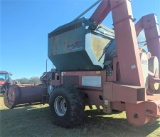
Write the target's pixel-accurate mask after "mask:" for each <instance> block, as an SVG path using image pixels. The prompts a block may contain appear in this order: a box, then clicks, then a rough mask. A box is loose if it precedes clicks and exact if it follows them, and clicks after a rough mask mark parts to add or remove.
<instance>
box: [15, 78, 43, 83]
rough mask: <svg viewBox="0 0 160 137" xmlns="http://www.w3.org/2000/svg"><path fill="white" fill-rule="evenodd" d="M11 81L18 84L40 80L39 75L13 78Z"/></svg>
mask: <svg viewBox="0 0 160 137" xmlns="http://www.w3.org/2000/svg"><path fill="white" fill-rule="evenodd" d="M13 82H16V83H19V84H36V85H37V84H41V81H40V79H39V77H31V78H20V79H15V80H13Z"/></svg>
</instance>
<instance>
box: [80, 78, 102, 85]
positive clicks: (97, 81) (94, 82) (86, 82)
mask: <svg viewBox="0 0 160 137" xmlns="http://www.w3.org/2000/svg"><path fill="white" fill-rule="evenodd" d="M82 86H89V87H101V76H82Z"/></svg>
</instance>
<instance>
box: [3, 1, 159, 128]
mask: <svg viewBox="0 0 160 137" xmlns="http://www.w3.org/2000/svg"><path fill="white" fill-rule="evenodd" d="M109 12H112V18H113V25H114V33H115V41H116V55H115V56H114V57H113V58H112V65H111V66H110V67H107V68H104V69H101V70H97V71H95V70H92V71H90V70H89V71H86V70H84V71H83V70H81V71H78V70H77V71H61V70H51V71H50V72H46V73H44V74H43V76H42V77H41V81H42V83H43V84H44V85H45V86H46V87H48V96H49V104H50V107H51V113H53V117H55V118H54V122H55V123H56V124H57V125H59V124H60V123H58V122H59V121H61V122H62V121H63V122H64V123H65V121H67V122H66V123H65V124H61V125H62V126H70V124H68V123H74V122H73V121H72V120H73V119H75V121H76V116H77V115H78V114H79V115H80V112H79V110H77V109H76V107H74V104H75V102H76V101H77V102H80V99H79V98H78V97H77V96H78V95H77V94H75V95H74V96H75V97H77V98H78V99H77V100H76V101H75V100H74V99H72V98H71V97H69V96H67V94H65V93H63V92H64V91H65V88H64V86H62V85H67V86H68V85H69V86H73V87H74V88H76V90H78V91H80V92H81V93H82V94H83V99H84V102H85V104H84V105H88V106H90V108H92V105H95V106H97V108H98V109H99V108H100V106H102V107H103V111H104V112H106V113H112V110H119V111H126V116H127V120H128V121H129V122H130V123H131V124H134V125H144V124H146V123H151V122H154V121H155V120H156V119H157V118H159V117H160V90H159V83H160V79H159V60H160V33H159V28H158V23H157V19H156V16H155V15H154V14H149V15H147V16H144V17H142V18H141V19H140V20H139V21H138V22H137V23H136V24H134V21H135V20H134V18H133V15H132V9H131V1H130V0H102V1H101V3H100V5H99V6H98V7H97V9H96V10H95V12H94V13H93V15H92V16H91V17H90V19H89V20H90V21H91V22H93V23H94V25H95V26H98V25H99V24H100V23H101V22H102V21H103V20H104V18H105V17H106V16H107V15H108V13H109ZM76 27H77V26H76ZM72 28H73V26H72V27H70V28H68V29H70V30H71V29H72ZM142 29H144V32H145V36H146V43H147V47H148V51H144V50H143V49H139V47H138V40H137V36H138V34H139V33H140V31H141V30H142ZM63 31H64V33H65V32H66V31H68V30H67V29H63ZM63 31H59V32H58V31H57V32H56V33H55V34H54V37H53V41H54V40H55V39H56V38H58V36H57V35H58V34H60V33H62V32H63ZM62 35H63V34H62ZM51 40H52V38H51ZM72 46H75V45H72ZM56 48H57V47H56ZM56 48H53V49H55V50H56ZM51 49H52V48H51ZM49 52H50V51H49ZM56 52H58V51H56ZM64 57H67V56H65V55H64ZM59 59H62V58H61V57H59ZM64 60H65V58H64ZM53 63H54V62H53ZM58 63H59V62H58ZM60 65H63V63H61V64H60ZM12 88H13V87H12ZM67 90H68V89H66V91H67ZM11 91H12V90H11ZM44 92H45V94H47V91H46V90H45V91H44ZM40 94H41V95H42V98H43V97H44V94H42V93H40ZM68 94H70V95H73V93H72V92H69V91H68ZM7 98H8V95H6V99H7ZM70 98H71V101H72V102H71V101H70V100H69V99H70ZM68 100H69V101H68ZM32 101H34V99H33V100H32ZM67 101H68V102H67ZM77 102H76V103H77ZM22 103H23V102H22ZM25 103H26V102H25ZM66 104H67V105H66ZM77 104H78V103H77ZM60 105H61V106H60ZM69 105H71V106H69ZM59 106H60V107H59ZM77 106H82V105H81V104H79V105H77ZM53 108H54V109H55V110H54V109H53ZM67 108H68V109H67ZM71 108H72V109H73V110H74V112H75V111H77V113H75V114H76V116H74V117H72V118H71V119H72V120H71V121H68V119H69V118H68V115H69V114H70V112H69V111H72V109H71ZM79 109H80V108H79ZM66 113H67V114H66ZM71 114H73V113H71ZM71 114H70V115H71ZM66 115H67V116H66ZM67 118H68V119H67ZM63 122H62V123H63Z"/></svg>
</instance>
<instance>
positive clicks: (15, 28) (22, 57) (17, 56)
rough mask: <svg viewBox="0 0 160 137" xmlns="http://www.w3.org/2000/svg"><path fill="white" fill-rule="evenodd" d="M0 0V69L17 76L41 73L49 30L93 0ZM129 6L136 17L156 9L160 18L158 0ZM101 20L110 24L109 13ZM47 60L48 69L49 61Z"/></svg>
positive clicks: (65, 20) (159, 18)
mask: <svg viewBox="0 0 160 137" xmlns="http://www.w3.org/2000/svg"><path fill="white" fill-rule="evenodd" d="M0 1H1V3H0V14H1V16H0V23H1V24H0V32H1V34H0V38H1V40H0V70H6V71H10V72H11V73H12V74H13V76H12V78H13V79H16V78H22V77H28V78H30V77H32V76H41V74H42V73H43V72H44V71H45V62H46V59H47V58H48V57H47V48H48V44H47V43H48V39H47V37H48V33H49V32H51V31H52V30H54V29H55V28H56V27H58V26H60V25H63V24H65V23H67V22H70V21H72V20H73V19H74V18H75V17H77V16H78V15H79V14H80V13H82V12H83V11H84V10H85V9H87V8H88V7H89V6H90V5H92V4H93V3H94V2H95V1H96V0H0ZM132 8H133V15H134V17H135V18H136V19H137V20H138V19H140V17H141V16H143V15H146V14H149V13H155V14H156V15H157V16H158V20H159V22H160V0H132ZM93 11H94V9H93V10H92V11H91V12H89V13H88V14H86V15H85V17H87V18H89V17H90V16H91V14H92V12H93ZM103 24H105V25H106V26H108V27H111V28H112V27H113V26H112V18H111V15H109V16H108V17H107V18H106V19H105V21H104V22H103ZM48 64H49V66H48V67H49V69H50V68H51V67H52V64H51V62H48Z"/></svg>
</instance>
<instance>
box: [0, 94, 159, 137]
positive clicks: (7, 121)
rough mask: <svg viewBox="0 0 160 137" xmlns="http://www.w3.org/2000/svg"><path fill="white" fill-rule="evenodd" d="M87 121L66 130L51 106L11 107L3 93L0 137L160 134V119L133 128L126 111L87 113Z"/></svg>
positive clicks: (139, 136) (152, 136)
mask: <svg viewBox="0 0 160 137" xmlns="http://www.w3.org/2000/svg"><path fill="white" fill-rule="evenodd" d="M86 115H87V116H86V118H85V120H84V122H83V123H82V124H81V125H80V126H78V127H76V128H73V129H65V128H61V127H58V126H56V125H54V124H53V123H52V122H51V118H50V110H49V107H48V105H38V106H28V107H22V108H16V109H12V110H9V109H7V108H6V107H5V106H4V104H3V99H2V96H0V137H146V136H147V137H160V119H159V120H157V121H156V122H155V123H154V124H148V125H145V126H141V127H134V126H131V125H129V124H128V123H127V121H126V118H125V113H124V112H123V113H119V114H112V115H100V114H98V113H97V112H95V111H92V112H89V111H87V112H86Z"/></svg>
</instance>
